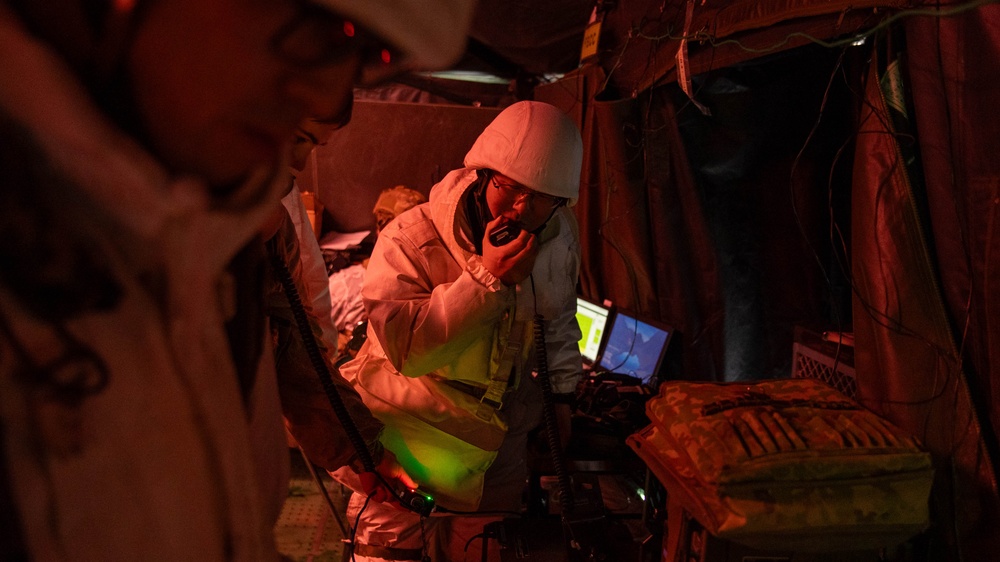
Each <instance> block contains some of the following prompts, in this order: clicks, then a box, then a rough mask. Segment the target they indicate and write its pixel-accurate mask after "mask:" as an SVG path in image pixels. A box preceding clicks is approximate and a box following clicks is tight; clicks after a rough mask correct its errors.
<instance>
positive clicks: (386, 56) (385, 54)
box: [382, 49, 392, 64]
mask: <svg viewBox="0 0 1000 562" xmlns="http://www.w3.org/2000/svg"><path fill="white" fill-rule="evenodd" d="M382 62H384V63H385V64H389V63H390V62H392V53H390V52H389V49H382Z"/></svg>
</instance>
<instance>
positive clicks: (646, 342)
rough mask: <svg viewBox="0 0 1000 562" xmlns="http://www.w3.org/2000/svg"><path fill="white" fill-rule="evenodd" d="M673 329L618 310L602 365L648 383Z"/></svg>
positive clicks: (603, 367)
mask: <svg viewBox="0 0 1000 562" xmlns="http://www.w3.org/2000/svg"><path fill="white" fill-rule="evenodd" d="M670 333H671V331H670V329H668V328H666V327H663V326H654V325H652V324H649V323H646V322H643V321H641V320H636V319H635V318H634V317H632V316H630V315H628V314H623V313H622V312H621V311H618V313H617V314H615V320H614V322H613V323H612V325H611V334H610V335H609V336H608V342H607V343H606V344H605V345H604V353H603V354H602V355H601V363H600V368H601V370H603V371H608V372H612V373H619V374H625V375H630V376H633V377H636V378H638V379H642V381H643V382H645V383H648V382H650V380H651V379H652V378H653V377H654V376H656V374H657V372H658V371H659V369H660V363H661V362H662V361H663V356H664V354H665V352H666V350H667V343H668V342H669V340H670Z"/></svg>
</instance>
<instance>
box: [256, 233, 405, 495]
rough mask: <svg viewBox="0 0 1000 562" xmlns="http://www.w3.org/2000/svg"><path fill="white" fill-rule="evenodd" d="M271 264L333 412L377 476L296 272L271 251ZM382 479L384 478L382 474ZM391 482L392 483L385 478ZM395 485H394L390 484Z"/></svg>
mask: <svg viewBox="0 0 1000 562" xmlns="http://www.w3.org/2000/svg"><path fill="white" fill-rule="evenodd" d="M271 265H272V266H273V269H274V272H275V276H276V277H277V278H278V281H279V282H281V286H282V287H283V288H284V290H285V295H286V296H287V297H288V302H289V304H290V305H291V309H292V315H293V316H294V317H295V323H296V324H297V325H298V329H299V332H300V334H301V336H302V343H303V345H304V346H305V348H306V353H308V354H309V361H310V362H312V365H313V368H314V369H315V370H316V373H317V374H319V380H320V382H321V383H322V384H323V390H324V392H325V393H326V397H327V399H328V400H329V401H330V406H331V407H332V408H333V412H334V413H335V414H336V415H337V419H339V420H340V424H341V425H342V426H343V427H344V431H345V432H346V433H347V438H348V439H350V441H351V445H353V446H354V450H355V452H356V453H357V455H358V458H359V459H360V460H361V464H362V466H364V468H365V470H366V471H369V472H371V473H373V474H375V475H376V476H378V472H377V471H376V470H375V461H374V460H373V459H372V455H371V451H369V450H368V445H367V444H366V443H365V440H364V437H362V436H361V431H359V430H358V426H357V425H355V423H354V420H353V419H352V418H351V414H350V412H348V411H347V406H345V405H344V400H343V399H342V398H341V397H340V393H339V392H338V391H337V387H336V386H334V384H333V376H332V375H331V374H330V368H329V367H328V366H327V363H326V360H325V359H324V357H323V353H322V352H321V351H320V349H319V345H318V344H317V343H316V338H315V337H314V335H313V331H312V327H311V326H310V325H309V318H308V317H307V316H306V311H305V307H304V306H303V305H302V299H301V297H299V291H298V288H296V287H295V281H294V280H292V274H291V272H290V271H288V266H287V265H285V262H284V261H283V260H282V259H281V257H280V256H278V255H276V254H274V253H273V252H272V253H271ZM337 363H338V364H336V365H334V368H337V367H339V366H340V365H339V363H341V361H338V362H337ZM380 479H381V478H380ZM383 483H384V484H386V485H387V486H388V483H386V482H384V481H383ZM389 489H390V490H391V489H392V488H391V487H390V488H389Z"/></svg>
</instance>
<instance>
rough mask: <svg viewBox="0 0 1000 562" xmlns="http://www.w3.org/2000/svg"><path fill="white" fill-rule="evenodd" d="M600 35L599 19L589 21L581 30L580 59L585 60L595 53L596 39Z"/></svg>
mask: <svg viewBox="0 0 1000 562" xmlns="http://www.w3.org/2000/svg"><path fill="white" fill-rule="evenodd" d="M600 37H601V20H600V19H598V20H597V21H594V22H591V23H590V25H588V26H587V29H586V31H584V32H583V47H581V48H580V60H581V61H585V60H587V59H589V58H590V57H593V56H595V55H596V54H597V41H598V39H600Z"/></svg>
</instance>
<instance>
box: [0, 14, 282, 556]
mask: <svg viewBox="0 0 1000 562" xmlns="http://www.w3.org/2000/svg"><path fill="white" fill-rule="evenodd" d="M0 60H3V61H4V62H3V68H4V70H3V72H2V73H0V125H2V127H0V130H2V135H3V136H2V137H0V151H2V152H3V154H4V158H5V161H7V162H8V165H9V166H8V167H7V169H6V170H4V171H3V172H2V177H3V178H4V183H3V184H2V185H0V189H2V190H4V191H5V192H6V194H7V195H10V196H11V199H8V201H9V200H14V201H19V204H18V205H17V208H10V207H7V208H3V209H2V210H0V212H2V213H4V216H3V217H2V218H0V226H3V227H4V228H5V229H11V228H13V229H14V230H15V232H16V231H17V230H18V229H21V230H22V232H21V233H20V235H21V236H22V238H21V239H19V240H5V243H6V244H7V245H6V246H4V252H6V253H5V254H4V255H5V256H10V255H11V254H10V252H17V251H19V250H18V248H17V246H15V245H21V246H20V248H21V249H22V250H23V251H24V252H26V254H22V255H23V256H26V257H27V256H31V255H32V253H34V255H36V256H37V257H38V259H39V262H40V263H43V264H46V266H45V268H43V269H42V270H41V271H42V273H43V275H47V276H48V275H51V276H54V277H56V278H58V280H59V281H60V282H65V283H66V285H67V286H70V287H83V286H86V285H88V284H93V282H94V281H95V280H94V279H93V278H91V277H89V276H88V273H89V270H88V269H86V268H82V269H76V267H75V266H77V265H79V266H84V265H86V266H93V267H94V268H96V269H97V270H99V271H100V272H101V274H102V275H107V276H108V278H109V279H112V280H113V283H114V284H115V285H116V286H117V288H118V289H119V299H118V301H117V302H116V303H115V304H114V305H113V306H112V307H111V308H108V309H104V310H101V309H99V308H95V307H89V308H86V309H85V310H84V311H83V312H82V313H80V314H78V315H75V316H72V317H70V318H69V319H65V317H64V318H61V319H59V320H57V321H55V322H50V321H45V320H42V319H40V318H39V316H38V315H37V314H35V313H34V311H33V309H32V308H31V307H28V306H26V305H25V304H26V300H25V299H24V294H25V293H24V292H23V291H22V292H20V293H17V294H16V293H15V291H13V290H12V288H11V286H10V285H5V284H3V283H0V320H2V322H3V324H2V326H0V327H2V328H3V330H0V445H2V447H0V452H2V454H0V460H2V461H3V462H4V467H3V468H4V470H0V475H6V478H0V486H3V487H5V488H7V491H8V492H9V495H8V497H7V498H6V501H10V502H11V504H12V507H13V511H14V512H15V513H14V515H15V516H14V519H15V520H16V521H17V524H16V525H14V526H15V527H17V528H14V529H11V528H9V527H8V528H5V529H2V530H0V534H2V535H4V536H5V537H8V536H12V535H19V536H20V542H21V543H22V546H23V547H24V548H25V549H26V550H27V554H28V556H29V558H30V559H32V560H35V561H36V562H47V561H53V560H75V561H102V562H104V561H114V560H122V561H126V560H127V561H135V560H146V561H153V560H162V561H181V560H189V561H221V560H240V561H258V560H275V559H276V558H277V553H276V551H275V548H274V544H273V534H272V533H273V532H272V525H273V523H274V521H275V519H276V517H277V513H278V510H280V506H281V503H280V502H281V500H282V499H283V498H284V497H285V496H286V495H287V462H288V456H287V448H286V445H285V437H284V433H283V430H282V426H281V412H280V409H279V404H278V400H277V392H276V390H275V388H274V385H275V380H274V372H273V359H271V358H270V356H269V355H268V352H267V348H266V346H265V348H264V353H265V355H264V356H263V357H262V358H261V361H260V363H259V364H260V366H261V369H260V371H259V372H258V374H257V376H256V379H255V381H256V382H255V386H254V388H253V389H251V391H250V392H249V394H248V395H247V398H246V401H244V397H243V395H242V393H241V390H240V388H239V385H238V381H237V376H236V372H235V367H234V362H233V360H232V359H231V353H230V349H229V345H228V340H227V335H226V332H225V331H224V324H223V323H224V321H225V320H226V319H227V318H229V317H230V315H231V313H232V310H233V302H234V300H233V299H234V295H233V290H232V287H233V283H232V279H231V278H229V277H228V276H227V274H226V273H225V268H226V265H227V263H228V262H229V261H230V260H231V259H232V258H233V256H234V254H235V253H236V252H237V251H238V250H239V248H240V247H242V246H243V245H244V244H246V243H247V242H248V241H249V240H250V239H251V237H252V236H253V235H254V233H255V232H256V230H257V229H258V228H259V226H260V225H261V224H262V223H263V221H264V219H265V217H266V216H267V215H269V214H270V213H271V212H272V210H273V208H274V205H273V203H271V204H265V203H263V201H264V200H270V201H272V202H276V201H277V200H278V197H279V194H280V191H281V189H282V186H281V185H279V184H275V185H274V186H273V188H271V189H268V188H267V187H265V186H266V185H269V184H270V183H271V182H270V179H269V178H270V176H271V175H273V173H272V171H266V173H264V174H262V175H258V177H255V178H254V179H253V181H252V182H250V183H248V185H247V186H246V189H243V190H240V191H238V192H237V195H236V197H242V196H243V195H249V196H248V197H246V198H245V199H244V200H243V204H242V205H240V206H239V208H240V210H238V211H234V210H225V209H217V208H213V206H212V204H211V201H209V199H208V197H207V196H206V193H207V190H206V187H205V186H204V185H203V184H202V183H201V182H200V181H198V180H197V179H193V178H171V177H170V176H169V175H168V174H167V172H166V171H165V170H164V169H163V168H162V167H161V166H160V164H159V163H158V162H157V161H156V160H155V159H154V158H153V157H152V156H150V155H149V154H148V153H147V152H145V151H144V150H142V149H141V148H140V147H139V146H138V145H137V144H136V143H135V142H134V141H133V140H132V139H131V138H130V137H128V136H126V135H124V134H123V133H122V132H121V131H120V130H118V129H117V128H116V127H115V126H113V125H112V124H111V123H110V122H108V121H107V120H106V119H105V118H104V116H103V114H101V113H100V112H99V111H98V110H97V108H96V107H94V106H93V105H92V104H91V102H90V101H89V99H87V98H86V97H85V96H84V95H83V94H82V92H83V89H82V87H81V86H80V85H79V84H78V83H77V82H76V81H75V78H74V77H73V75H72V74H71V72H70V71H69V70H68V69H67V68H66V67H64V66H63V64H62V61H61V59H59V58H58V57H57V56H55V55H54V54H52V53H51V52H49V51H48V50H47V48H46V47H45V46H43V45H42V44H40V43H38V42H37V41H35V40H34V39H33V38H31V37H29V36H28V35H27V34H26V33H25V32H24V31H23V30H21V29H20V28H19V27H18V25H17V24H16V22H15V21H13V20H12V19H10V16H9V14H8V13H6V10H0ZM19 153H20V154H27V155H30V156H31V157H29V158H27V159H25V160H22V161H18V162H16V163H12V162H10V161H9V160H10V159H11V155H12V154H15V155H16V154H19ZM14 166H16V167H17V168H18V169H17V170H15V169H14ZM19 170H24V173H22V172H21V171H19ZM262 172H263V171H262ZM32 174H34V177H32ZM12 178H13V179H12ZM251 193H252V194H251ZM18 194H19V195H18ZM25 194H27V196H24V195H25ZM265 194H266V195H267V197H262V196H263V195H265ZM19 198H20V199H19ZM254 201H256V203H254ZM29 217H31V218H29ZM19 218H20V219H24V220H22V221H20V222H19V221H18V219H19ZM25 231H26V232H27V233H29V234H27V235H26V234H25ZM4 232H7V233H9V230H5V231H4ZM31 234H39V236H37V237H33V236H31ZM47 241H56V242H57V243H52V244H46V243H45V242H47ZM77 258H79V259H77ZM26 259H27V258H26ZM7 273H8V274H13V273H15V272H11V271H8V272H7ZM16 273H18V274H21V273H23V272H16ZM33 290H34V291H35V292H34V294H35V296H36V297H37V298H38V299H40V300H41V302H45V301H44V299H45V297H46V293H45V290H46V289H45V288H44V286H43V285H42V284H41V283H38V284H35V286H34V288H33ZM18 294H19V295H21V296H18ZM60 329H62V330H65V332H64V333H63V334H62V335H60V334H59V330H60ZM72 342H77V343H78V344H79V349H78V350H77V352H78V353H77V352H74V345H75V344H73V343H72ZM263 343H264V342H263V334H262V338H261V344H262V345H263ZM59 358H70V359H71V361H69V362H68V367H67V368H66V369H64V370H63V371H62V372H61V375H62V379H63V381H68V380H71V379H72V378H73V377H75V376H77V375H80V376H81V377H82V378H81V379H80V380H82V381H84V382H85V383H86V384H94V383H95V382H97V381H98V380H99V378H100V376H99V373H100V372H101V369H100V367H101V366H104V367H106V373H107V375H108V378H107V380H106V385H105V386H103V387H102V386H100V385H99V384H95V385H94V390H95V392H94V393H93V394H89V395H85V396H83V398H82V399H80V400H78V401H74V400H72V399H70V400H63V399H60V397H59V396H58V395H57V394H56V393H54V392H53V388H54V387H53V386H51V385H46V384H39V383H38V380H36V379H33V378H32V375H31V373H32V368H31V367H30V366H29V365H36V366H38V365H45V364H47V363H51V362H52V361H54V360H57V359H59ZM2 480H6V481H2ZM4 507H5V508H6V509H5V511H7V512H8V513H6V514H5V515H9V514H10V513H9V511H8V510H10V508H11V505H5V506H4ZM0 558H4V556H2V555H0Z"/></svg>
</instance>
